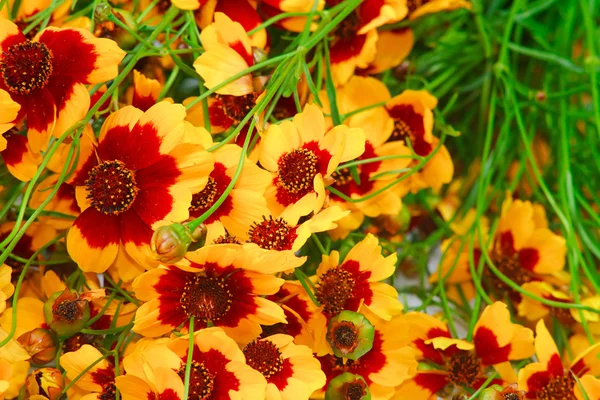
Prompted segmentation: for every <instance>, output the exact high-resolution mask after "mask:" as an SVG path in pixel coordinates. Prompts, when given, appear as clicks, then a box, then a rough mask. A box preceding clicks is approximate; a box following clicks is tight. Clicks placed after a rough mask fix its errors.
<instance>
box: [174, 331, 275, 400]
mask: <svg viewBox="0 0 600 400" xmlns="http://www.w3.org/2000/svg"><path fill="white" fill-rule="evenodd" d="M194 341H195V343H196V347H195V348H194V352H193V356H192V364H191V373H190V383H191V384H190V393H189V397H190V398H204V399H207V400H213V399H214V400H217V399H223V398H238V399H263V398H264V396H265V389H266V381H265V378H264V377H263V375H262V374H261V373H260V372H258V371H255V370H254V369H252V368H251V367H250V366H248V365H247V364H246V358H245V357H244V353H243V352H242V351H241V350H240V349H239V347H238V346H237V344H236V343H235V342H234V341H233V340H232V339H231V338H229V337H228V336H227V335H226V334H225V332H224V331H223V330H222V329H221V328H218V327H212V328H207V329H203V330H201V331H200V332H197V333H196V334H195V335H194ZM188 347H189V338H187V337H185V336H184V337H182V338H179V339H176V340H174V341H173V342H171V343H169V348H170V349H171V350H172V351H173V352H175V354H177V355H178V356H179V357H180V358H181V360H182V365H181V367H180V368H179V370H178V373H179V374H180V376H183V372H184V371H185V361H186V360H187V354H188ZM200 396H202V397H200Z"/></svg>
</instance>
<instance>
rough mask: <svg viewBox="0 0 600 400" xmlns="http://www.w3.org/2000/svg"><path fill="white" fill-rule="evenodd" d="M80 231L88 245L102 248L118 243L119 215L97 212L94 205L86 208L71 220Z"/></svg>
mask: <svg viewBox="0 0 600 400" xmlns="http://www.w3.org/2000/svg"><path fill="white" fill-rule="evenodd" d="M73 226H75V227H77V229H79V231H80V232H81V236H83V237H84V238H85V240H86V242H87V244H88V246H89V247H91V248H94V249H103V248H105V247H106V246H108V245H109V244H113V243H119V242H120V239H121V237H120V236H121V235H120V233H119V217H118V216H114V215H106V214H102V213H100V212H98V211H97V210H96V209H95V208H94V207H89V208H87V209H86V210H85V211H84V212H82V213H81V215H80V216H79V217H77V219H76V220H75V222H73Z"/></svg>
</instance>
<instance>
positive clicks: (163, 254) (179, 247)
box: [150, 224, 193, 264]
mask: <svg viewBox="0 0 600 400" xmlns="http://www.w3.org/2000/svg"><path fill="white" fill-rule="evenodd" d="M192 239H193V238H192V235H191V234H190V231H189V230H188V228H186V227H185V226H184V225H182V224H172V225H166V226H161V227H160V228H158V229H157V230H155V231H154V234H153V235H152V240H151V241H150V248H151V249H152V253H153V255H154V258H156V259H157V260H158V261H160V262H163V263H165V264H174V263H176V262H177V261H179V260H181V259H182V258H183V257H185V253H187V251H188V248H189V247H190V244H191V243H192Z"/></svg>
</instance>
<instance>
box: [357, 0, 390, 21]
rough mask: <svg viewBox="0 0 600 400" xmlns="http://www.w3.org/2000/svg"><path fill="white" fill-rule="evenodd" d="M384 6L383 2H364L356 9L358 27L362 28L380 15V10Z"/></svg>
mask: <svg viewBox="0 0 600 400" xmlns="http://www.w3.org/2000/svg"><path fill="white" fill-rule="evenodd" d="M384 5H385V1H384V0H365V1H363V2H362V3H361V5H360V7H359V8H358V16H359V18H360V26H361V27H363V26H365V25H367V24H368V23H369V22H371V21H373V20H374V19H375V18H377V17H379V15H380V14H381V9H382V8H383V6H384Z"/></svg>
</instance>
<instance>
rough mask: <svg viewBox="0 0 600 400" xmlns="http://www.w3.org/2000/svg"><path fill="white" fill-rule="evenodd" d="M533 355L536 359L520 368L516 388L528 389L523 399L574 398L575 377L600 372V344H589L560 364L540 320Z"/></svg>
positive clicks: (558, 357)
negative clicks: (568, 360)
mask: <svg viewBox="0 0 600 400" xmlns="http://www.w3.org/2000/svg"><path fill="white" fill-rule="evenodd" d="M535 354H536V356H537V360H538V361H537V362H534V363H531V364H528V365H526V366H524V367H523V368H521V370H520V371H519V388H520V389H522V390H525V391H526V392H527V393H526V394H525V398H526V399H539V400H543V399H563V398H564V399H573V398H574V396H575V394H574V390H575V388H576V387H577V386H578V384H577V382H576V380H575V377H577V378H581V379H583V378H584V377H585V376H590V377H595V376H597V375H598V373H600V359H599V358H598V356H599V355H600V343H596V344H594V345H591V346H589V347H588V348H587V349H586V350H585V351H584V352H583V353H580V354H579V355H577V356H576V357H575V358H574V359H573V360H572V361H571V362H570V363H569V364H568V365H563V362H562V360H561V357H560V353H559V352H558V349H557V347H556V343H555V342H554V339H552V336H551V335H550V332H548V329H547V328H546V325H545V324H544V321H543V320H540V321H539V322H538V323H537V325H536V337H535ZM588 379H589V378H586V381H587V380H588Z"/></svg>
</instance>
